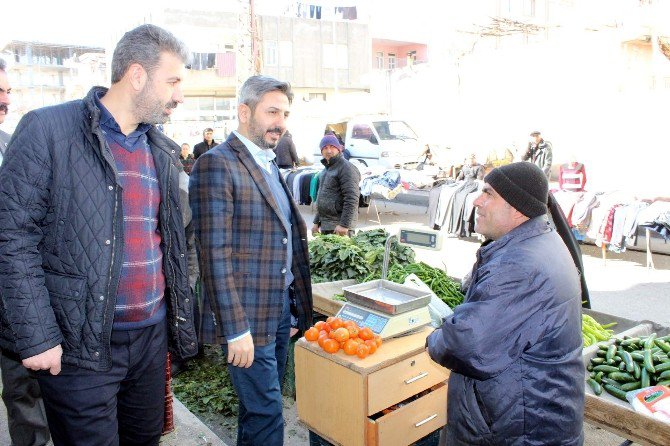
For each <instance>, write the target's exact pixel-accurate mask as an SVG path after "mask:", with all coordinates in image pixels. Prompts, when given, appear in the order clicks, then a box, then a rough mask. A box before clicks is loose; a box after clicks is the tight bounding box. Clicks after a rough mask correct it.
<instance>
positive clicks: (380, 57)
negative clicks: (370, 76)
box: [377, 51, 384, 70]
mask: <svg viewBox="0 0 670 446" xmlns="http://www.w3.org/2000/svg"><path fill="white" fill-rule="evenodd" d="M377 69H378V70H383V69H384V53H382V52H381V51H380V52H378V53H377Z"/></svg>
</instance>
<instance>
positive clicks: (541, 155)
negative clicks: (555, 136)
mask: <svg viewBox="0 0 670 446" xmlns="http://www.w3.org/2000/svg"><path fill="white" fill-rule="evenodd" d="M530 137H531V140H530V142H529V143H528V148H527V149H526V152H525V153H524V154H523V156H522V157H521V160H522V161H530V162H531V163H533V164H535V165H536V166H537V167H539V168H540V169H542V172H544V174H545V175H546V176H547V178H549V177H550V176H551V163H552V160H553V153H552V151H553V147H552V146H551V143H550V142H549V141H545V140H544V139H543V138H542V134H541V133H540V132H538V131H534V132H532V133H531V134H530Z"/></svg>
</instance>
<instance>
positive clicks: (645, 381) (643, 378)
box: [640, 367, 651, 388]
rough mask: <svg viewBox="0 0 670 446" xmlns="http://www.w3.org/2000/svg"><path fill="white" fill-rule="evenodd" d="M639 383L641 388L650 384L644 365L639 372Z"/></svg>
mask: <svg viewBox="0 0 670 446" xmlns="http://www.w3.org/2000/svg"><path fill="white" fill-rule="evenodd" d="M640 383H641V386H642V387H643V388H644V387H649V386H650V385H651V383H650V380H649V372H648V371H647V369H646V367H642V373H641V374H640Z"/></svg>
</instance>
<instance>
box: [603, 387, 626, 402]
mask: <svg viewBox="0 0 670 446" xmlns="http://www.w3.org/2000/svg"><path fill="white" fill-rule="evenodd" d="M605 390H607V392H608V393H609V394H610V395H612V396H614V397H617V398H619V399H620V400H623V401H626V402H628V400H627V399H626V392H624V391H623V390H621V389H619V388H617V387H614V386H611V385H609V384H605Z"/></svg>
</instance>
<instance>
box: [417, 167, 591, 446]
mask: <svg viewBox="0 0 670 446" xmlns="http://www.w3.org/2000/svg"><path fill="white" fill-rule="evenodd" d="M484 182H485V185H484V188H483V191H482V194H481V195H480V196H479V197H478V198H477V199H476V200H475V203H474V204H475V207H476V209H477V223H476V226H475V230H476V231H477V232H478V233H479V234H482V235H483V236H485V237H486V239H487V240H486V242H484V243H483V244H482V246H481V248H480V249H479V251H478V252H477V261H476V263H475V265H474V267H473V269H472V272H471V273H470V276H469V278H467V279H466V280H465V287H466V288H467V292H466V295H465V300H464V302H463V304H461V305H459V306H458V307H456V308H454V313H453V314H452V315H450V316H447V317H446V319H445V320H444V324H443V325H442V327H441V328H439V329H437V330H435V331H434V332H433V333H431V334H430V335H429V337H428V338H427V340H426V345H427V348H428V353H429V355H430V357H431V358H432V359H433V360H434V361H435V362H437V363H438V364H440V365H442V366H444V367H446V368H448V369H450V370H451V371H452V373H451V375H450V378H449V390H448V392H449V393H448V397H447V401H448V402H447V412H448V414H447V417H448V419H449V423H448V424H447V426H446V438H445V440H446V444H448V445H455V446H458V445H472V444H527V445H546V444H562V445H581V444H582V443H583V441H584V438H583V431H582V426H583V421H584V420H583V416H584V379H585V376H584V375H585V368H584V363H583V361H582V331H581V306H582V291H581V286H580V279H579V274H578V271H577V268H576V267H575V263H574V262H573V260H572V258H571V255H570V253H569V251H568V248H567V247H566V245H565V244H564V242H563V240H562V239H561V237H560V236H559V235H558V234H557V233H556V231H555V230H554V229H553V226H552V225H551V224H550V223H549V221H548V218H547V200H548V188H549V187H548V182H547V177H546V176H545V175H544V172H542V170H541V169H540V168H539V167H537V166H536V165H534V164H531V163H525V162H520V163H512V164H508V165H506V166H502V167H498V168H495V169H493V170H492V171H491V172H490V173H489V174H488V175H487V176H486V177H485V178H484Z"/></svg>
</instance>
